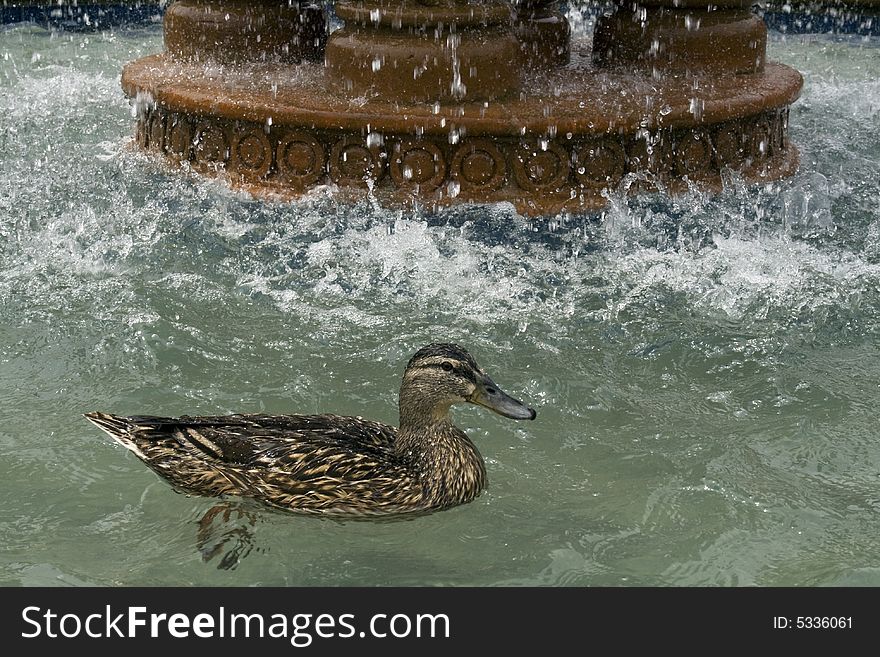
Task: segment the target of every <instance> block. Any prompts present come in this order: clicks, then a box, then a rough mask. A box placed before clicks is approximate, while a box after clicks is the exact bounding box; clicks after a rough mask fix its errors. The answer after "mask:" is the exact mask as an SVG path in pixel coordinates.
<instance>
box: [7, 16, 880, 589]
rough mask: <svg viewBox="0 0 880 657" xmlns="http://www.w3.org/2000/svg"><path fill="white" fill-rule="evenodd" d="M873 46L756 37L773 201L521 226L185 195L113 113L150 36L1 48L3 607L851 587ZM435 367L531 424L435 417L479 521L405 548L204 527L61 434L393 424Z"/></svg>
mask: <svg viewBox="0 0 880 657" xmlns="http://www.w3.org/2000/svg"><path fill="white" fill-rule="evenodd" d="M876 45H877V44H876V43H873V42H872V41H867V42H842V41H839V40H838V41H835V40H831V39H824V40H823V39H819V38H815V37H810V38H805V39H791V38H788V39H781V38H779V37H774V38H773V39H772V41H771V55H772V56H773V57H774V58H775V59H780V60H783V61H785V62H790V63H791V64H792V65H794V66H796V67H798V68H801V70H803V71H804V73H805V77H806V84H805V87H804V94H803V97H802V98H801V100H799V101H798V103H797V104H796V105H795V106H794V107H793V109H792V114H791V126H792V127H791V130H792V139H793V140H794V141H795V142H797V143H798V144H799V145H800V147H801V151H802V168H801V171H800V172H799V173H798V174H797V175H796V176H795V177H794V178H792V179H791V180H787V181H782V182H780V183H775V184H772V185H768V186H766V187H763V188H755V187H749V186H746V185H744V184H742V182H741V181H739V180H737V179H736V178H735V177H731V178H730V180H729V185H728V187H727V190H726V191H725V192H724V193H723V194H721V195H719V196H714V197H713V196H707V195H702V194H699V193H691V194H687V195H684V196H682V197H678V198H675V199H671V200H668V199H663V198H654V197H642V198H630V197H628V196H627V195H626V194H625V193H624V191H623V190H615V191H612V192H610V193H609V207H608V209H607V210H606V211H605V212H604V213H602V214H600V215H596V216H591V217H579V216H560V217H556V218H554V219H553V220H551V221H531V220H528V219H525V218H523V217H520V216H518V215H517V214H516V213H515V212H514V211H513V210H512V209H511V208H509V207H507V206H497V207H493V208H456V209H451V210H444V211H441V212H430V211H428V210H419V209H407V210H405V211H400V210H389V209H383V208H381V207H379V206H378V205H376V204H375V203H374V202H372V201H370V200H367V201H364V202H361V203H357V204H342V203H338V202H337V201H336V200H335V199H334V195H333V190H332V189H322V190H317V191H316V192H314V193H313V194H311V195H310V196H309V197H308V198H306V199H304V200H302V201H299V202H296V203H290V204H269V203H261V202H257V201H254V200H252V199H250V198H248V197H246V196H243V195H240V194H237V193H233V192H230V191H228V190H227V189H225V188H224V187H223V186H222V185H221V184H219V183H216V182H206V181H201V180H198V179H194V178H191V177H188V176H179V175H177V174H175V173H171V172H169V171H167V170H166V169H165V168H163V167H162V166H161V165H158V164H156V163H155V162H153V161H152V160H150V159H149V158H146V157H144V156H142V155H140V154H138V153H136V152H134V151H132V150H130V149H129V148H128V144H129V140H130V138H129V136H128V135H129V132H130V129H131V118H130V115H129V109H128V104H127V102H126V100H125V99H124V98H123V96H122V93H121V90H120V89H119V86H118V72H119V70H120V68H121V66H122V65H123V64H124V62H126V61H128V60H129V59H132V58H134V57H136V56H139V55H140V54H146V53H149V52H154V51H158V50H160V49H161V34H160V33H159V32H158V31H156V30H152V31H146V32H118V33H107V34H106V35H102V36H100V37H98V36H96V35H92V36H87V35H82V34H80V35H71V34H65V33H61V34H58V35H55V36H52V35H50V34H49V33H47V32H45V31H43V30H40V29H37V28H14V29H11V30H5V31H3V32H0V125H3V126H4V128H2V129H0V145H2V150H0V152H2V156H0V427H2V428H0V473H2V474H3V477H2V480H3V482H4V483H3V486H4V488H6V489H8V490H12V491H14V495H5V496H2V497H0V545H2V546H3V547H4V550H2V551H0V554H2V556H0V581H2V582H4V583H23V584H28V585H31V584H67V585H82V584H163V583H166V584H175V583H183V582H186V583H193V584H327V583H332V584H383V585H384V584H407V585H408V584H440V585H451V584H541V585H585V584H586V585H596V584H648V585H668V584H673V585H748V584H759V585H763V584H802V585H815V584H839V583H844V584H859V583H863V584H876V582H877V576H876V558H875V550H874V545H875V539H876V536H877V534H878V529H880V527H878V519H877V518H878V516H877V512H878V509H880V496H878V494H877V485H878V475H877V473H878V472H880V448H878V447H877V444H878V442H877V440H876V428H875V412H874V409H875V408H876V405H877V401H878V397H880V365H877V363H880V359H878V358H877V355H878V354H877V351H878V343H877V335H878V334H880V332H878V312H880V295H878V290H880V270H878V264H880V257H878V253H880V228H878V227H880V206H878V204H877V200H876V199H877V198H878V197H880V180H878V178H877V176H876V171H877V153H878V152H880V150H878V147H880V131H878V123H877V116H878V105H880V103H878V97H880V96H878V87H877V85H878V80H877V74H876V71H877V70H880V69H878V67H877V66H873V64H876V62H877V58H878V52H880V49H878V48H877V47H876ZM628 182H631V181H625V184H626V183H628ZM432 340H456V341H460V342H462V343H464V344H466V345H467V346H468V347H469V349H470V350H471V351H472V352H473V353H474V354H475V355H476V357H477V358H478V360H479V362H480V363H481V364H482V365H483V366H484V367H485V368H486V369H487V371H489V372H490V373H491V374H492V376H493V377H494V378H495V379H496V380H497V381H498V382H499V384H501V385H502V386H503V387H504V388H505V389H507V390H508V391H510V392H511V393H512V394H514V395H515V396H517V397H521V398H523V399H526V400H528V401H529V402H530V403H531V404H533V405H535V406H536V407H538V411H539V415H538V421H537V422H534V423H529V424H528V425H524V424H516V423H512V422H510V421H507V420H505V419H503V418H499V417H496V416H491V415H489V414H487V413H484V412H482V411H481V410H479V409H475V408H462V409H460V410H457V411H456V419H457V421H458V423H459V424H460V426H462V427H463V428H465V429H466V430H467V431H468V432H469V433H470V435H472V436H473V438H474V439H475V442H476V443H477V444H478V445H479V447H480V449H481V450H482V452H483V454H484V456H485V457H486V461H487V469H488V471H489V478H490V489H489V491H488V492H487V493H486V494H485V495H484V496H482V497H481V498H480V499H478V500H477V501H476V502H475V503H473V504H471V505H468V506H467V507H464V508H461V509H455V510H452V511H449V512H444V513H441V514H434V515H432V516H428V517H425V518H420V519H418V520H414V521H407V522H390V523H340V522H322V521H316V520H314V519H310V518H298V517H290V516H286V515H283V514H278V513H270V512H264V511H262V510H259V509H254V508H252V507H251V506H247V507H246V509H244V511H242V513H239V510H238V509H235V508H234V509H232V510H231V511H229V512H228V514H227V513H226V512H225V511H222V512H216V511H212V509H213V508H214V505H215V501H213V500H203V499H198V498H188V497H185V496H182V495H179V494H177V493H175V492H173V491H172V490H171V489H170V487H169V486H167V485H166V484H165V483H164V482H161V481H158V480H157V478H156V476H155V475H153V474H152V473H151V472H150V471H149V470H148V469H147V468H145V467H144V466H143V465H142V464H141V463H140V462H139V461H138V460H137V459H136V458H135V457H134V455H132V454H130V453H128V452H126V451H125V450H123V449H121V448H118V447H116V446H115V445H113V444H110V442H109V441H108V440H106V439H105V438H104V437H103V436H101V435H97V434H96V432H95V431H94V430H93V429H92V428H91V427H90V426H88V424H87V423H86V422H85V421H83V420H82V419H81V418H80V413H82V412H84V411H89V410H95V409H103V410H109V411H117V412H121V413H126V412H130V413H138V412H141V413H143V412H152V413H167V414H179V413H217V412H233V411H266V412H295V411H299V412H320V411H333V412H336V413H350V414H359V415H365V416H369V417H373V418H376V419H378V420H382V421H386V422H395V421H396V410H395V405H396V401H397V388H398V386H399V377H400V373H401V371H402V368H403V365H404V363H405V362H406V360H407V359H408V358H409V356H410V355H411V354H412V353H413V351H414V350H415V349H416V348H418V347H419V346H421V345H423V344H425V343H427V342H429V341H432ZM206 515H207V517H208V519H209V520H210V519H213V522H210V523H208V522H207V521H206V520H205V518H206ZM227 516H228V517H227ZM215 548H216V550H217V551H216V553H214V554H213V555H212V556H210V558H208V557H209V554H210V553H211V552H212V550H214V549H215ZM224 559H225V560H224ZM218 565H220V566H222V567H220V568H218V567H217V566H218ZM232 566H234V567H232Z"/></svg>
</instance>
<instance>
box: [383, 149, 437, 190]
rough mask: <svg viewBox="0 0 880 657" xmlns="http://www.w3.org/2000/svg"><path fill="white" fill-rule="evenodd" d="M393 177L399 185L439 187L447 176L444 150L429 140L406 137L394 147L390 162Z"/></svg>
mask: <svg viewBox="0 0 880 657" xmlns="http://www.w3.org/2000/svg"><path fill="white" fill-rule="evenodd" d="M389 168H390V172H391V179H392V180H394V182H395V184H397V185H398V186H399V187H416V186H417V187H418V188H419V189H420V190H423V191H433V190H435V189H437V188H438V187H439V186H440V185H441V184H442V183H443V180H444V179H445V178H446V161H445V158H444V157H443V151H441V150H440V148H439V147H438V146H437V145H436V144H432V143H431V142H429V141H414V140H411V139H406V140H404V141H402V142H400V144H399V145H397V146H396V147H395V149H394V154H393V157H392V158H391V163H390V167H389Z"/></svg>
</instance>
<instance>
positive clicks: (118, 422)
mask: <svg viewBox="0 0 880 657" xmlns="http://www.w3.org/2000/svg"><path fill="white" fill-rule="evenodd" d="M83 417H84V418H85V419H87V420H88V421H89V422H91V423H92V424H94V425H95V426H96V427H98V428H100V429H102V430H103V431H106V432H107V433H108V434H110V435H111V436H113V437H114V438H117V439H118V438H121V437H122V436H124V435H125V434H127V433H129V432H130V431H131V429H132V428H133V427H134V425H133V424H132V423H131V422H130V421H129V419H128V418H125V417H119V416H118V415H110V414H109V413H101V412H100V411H95V412H94V413H83Z"/></svg>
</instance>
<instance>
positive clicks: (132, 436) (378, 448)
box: [85, 413, 396, 467]
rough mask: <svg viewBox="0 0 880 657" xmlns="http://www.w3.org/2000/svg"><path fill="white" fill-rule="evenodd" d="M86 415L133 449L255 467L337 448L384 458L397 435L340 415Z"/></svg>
mask: <svg viewBox="0 0 880 657" xmlns="http://www.w3.org/2000/svg"><path fill="white" fill-rule="evenodd" d="M85 417H86V418H87V419H89V420H90V421H91V422H93V423H94V424H96V425H97V426H99V427H100V428H101V429H103V430H104V431H105V432H107V433H108V434H110V435H111V436H113V437H114V438H115V439H116V440H117V441H119V442H120V443H122V444H123V445H124V446H126V447H128V448H129V449H132V450H133V451H135V452H139V451H140V452H143V451H145V450H146V451H150V448H152V447H160V446H161V447H163V448H165V449H175V448H176V449H182V450H185V451H190V450H192V449H195V450H198V451H200V452H202V454H203V455H204V456H205V457H206V458H208V459H210V460H216V461H221V462H225V463H229V464H235V465H250V466H258V467H259V466H261V465H262V466H264V467H265V466H270V465H272V466H279V467H284V466H289V465H291V464H292V463H291V460H299V459H301V458H304V457H306V456H307V455H311V456H312V457H314V458H320V457H321V455H322V454H325V453H326V454H328V455H329V454H330V453H335V452H337V451H338V452H341V453H343V454H349V455H363V456H364V457H369V456H373V457H377V458H380V459H386V458H388V457H389V456H390V455H391V453H392V451H393V445H394V440H395V437H396V431H395V429H394V428H393V427H390V426H388V425H385V424H381V423H379V422H372V421H370V420H365V419H363V418H360V417H344V416H339V415H250V414H249V415H223V416H199V417H190V416H181V417H158V416H152V415H135V416H128V417H125V416H118V415H110V414H108V413H87V414H86V416H85ZM169 440H171V442H169ZM139 455H140V456H142V458H143V455H142V454H139Z"/></svg>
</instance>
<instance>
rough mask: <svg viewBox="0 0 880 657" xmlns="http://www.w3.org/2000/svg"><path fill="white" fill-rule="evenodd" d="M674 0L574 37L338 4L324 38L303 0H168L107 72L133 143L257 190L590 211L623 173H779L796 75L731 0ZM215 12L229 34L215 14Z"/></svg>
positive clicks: (671, 179) (671, 178) (430, 10)
mask: <svg viewBox="0 0 880 657" xmlns="http://www.w3.org/2000/svg"><path fill="white" fill-rule="evenodd" d="M676 2H677V5H678V6H677V7H674V8H673V7H670V6H668V5H670V4H671V2H668V1H667V0H648V2H647V3H645V6H641V7H639V8H636V9H632V8H630V7H629V5H626V6H623V5H622V6H621V7H619V8H618V10H617V11H616V12H615V13H614V14H613V15H611V16H605V17H602V18H600V20H599V21H598V23H597V27H596V30H595V35H594V43H593V44H592V46H591V44H590V43H569V30H568V25H567V23H566V22H565V19H564V17H562V16H561V14H559V13H558V12H557V11H555V10H554V8H553V7H552V5H548V4H547V3H541V2H540V0H538V3H537V4H533V5H530V4H526V3H523V4H521V5H519V6H518V7H513V6H511V5H509V4H507V3H505V2H503V1H501V0H487V1H486V2H482V3H473V2H472V3H466V2H460V1H455V0H423V2H415V1H414V0H384V1H383V0H364V1H363V2H354V1H348V2H343V1H339V2H337V4H336V11H337V14H338V15H339V17H340V18H342V19H343V20H344V21H345V27H344V28H342V29H340V30H337V31H335V32H334V33H332V34H331V35H330V36H329V39H326V45H325V36H326V35H325V28H324V18H323V15H322V14H321V11H320V9H318V8H317V7H314V6H304V7H293V8H290V7H288V5H287V4H286V3H284V4H282V3H279V2H271V1H269V0H262V1H259V2H257V1H252V2H246V1H245V0H181V1H180V2H178V3H176V4H175V5H172V7H170V8H169V10H168V12H167V13H166V18H165V42H166V51H165V52H164V53H162V54H159V55H153V56H150V57H146V58H144V59H141V60H138V61H135V62H132V63H130V64H129V65H127V66H126V67H125V70H124V72H123V76H122V85H123V88H124V90H125V91H126V93H127V94H128V95H129V96H131V97H134V98H136V99H137V106H138V113H137V125H138V127H137V142H138V144H139V145H140V146H141V147H143V148H146V149H148V150H151V151H154V152H157V153H161V154H163V155H164V156H165V157H167V158H169V159H170V160H172V161H176V162H180V161H186V162H188V163H189V165H190V166H192V167H194V168H195V169H197V170H199V171H201V172H203V173H206V174H211V175H222V176H225V177H226V178H227V179H228V180H229V182H230V183H231V184H233V185H235V186H239V187H243V188H246V189H248V190H249V191H252V192H254V193H256V194H260V195H264V196H275V197H281V198H289V197H293V196H296V195H299V194H301V193H303V192H304V191H306V190H308V189H310V188H312V187H315V186H317V185H322V184H328V183H335V184H336V185H339V186H340V188H341V189H346V190H357V189H361V190H363V189H369V190H370V193H373V194H375V195H376V196H377V197H379V198H380V199H381V200H384V201H386V202H388V203H406V202H410V201H411V200H413V199H417V200H419V201H420V202H422V203H425V204H447V203H459V202H498V201H509V202H511V203H513V204H514V205H515V206H516V207H517V208H518V210H519V211H521V212H523V213H525V214H529V215H543V214H550V213H555V212H558V211H560V210H571V211H580V210H592V209H596V208H599V207H601V206H603V205H604V204H605V202H606V198H605V195H607V192H606V191H604V190H607V189H608V188H614V187H616V186H617V185H619V184H620V182H621V181H622V180H623V179H624V177H627V176H628V178H627V180H631V181H633V183H634V184H632V185H630V186H629V188H630V189H631V190H634V191H636V190H650V189H661V190H664V191H669V192H672V193H674V192H676V191H679V190H681V189H683V188H684V187H686V186H687V185H692V184H695V185H699V186H701V187H707V188H711V189H719V188H720V186H721V172H722V170H723V169H725V168H729V169H733V170H735V171H737V172H739V173H740V174H741V175H742V176H744V177H745V178H746V179H748V180H754V181H764V180H772V179H775V178H779V177H782V176H785V175H790V174H791V173H793V172H794V170H795V169H796V167H797V151H796V149H795V147H794V146H792V145H791V144H790V143H789V142H788V139H787V117H788V106H789V105H790V104H791V103H792V102H794V101H795V100H796V99H797V97H798V95H799V93H800V88H801V84H802V78H801V76H800V74H799V73H797V72H796V71H794V70H792V69H791V68H788V67H786V66H782V65H780V64H775V63H768V62H766V61H765V44H766V30H765V29H764V25H763V23H762V22H761V21H760V20H759V19H758V18H756V17H754V16H752V15H751V14H750V13H749V12H748V11H747V10H746V9H744V8H743V4H744V3H741V2H739V0H721V2H720V3H718V2H716V3H715V4H713V7H716V8H715V9H711V10H710V9H709V8H708V5H707V3H706V2H705V1H704V2H703V3H702V4H700V3H698V2H696V0H676ZM691 5H693V6H691ZM193 7H194V8H195V9H193ZM218 7H219V9H218ZM224 7H231V8H233V9H235V11H233V12H224V9H223V8H224ZM236 12H237V13H236ZM226 13H230V15H234V16H245V18H242V19H241V21H242V22H241V24H240V27H239V29H235V30H229V29H228V26H227V29H225V28H224V26H223V25H222V24H221V25H219V26H218V24H217V23H218V21H217V20H216V19H217V17H218V16H220V15H221V14H222V15H223V16H225V15H226ZM247 16H250V18H247ZM232 20H233V21H234V20H238V19H236V18H233V19H232ZM202 22H207V23H209V25H207V26H204V25H203V26H201V27H199V25H200V24H201V23H202ZM225 22H227V21H226V20H225V19H224V21H223V23H225ZM244 25H247V26H248V27H247V29H245V28H244V27H243V26H244ZM212 30H213V31H212ZM199 35H207V36H203V37H202V36H199ZM322 60H323V61H322ZM361 193H363V192H361Z"/></svg>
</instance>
